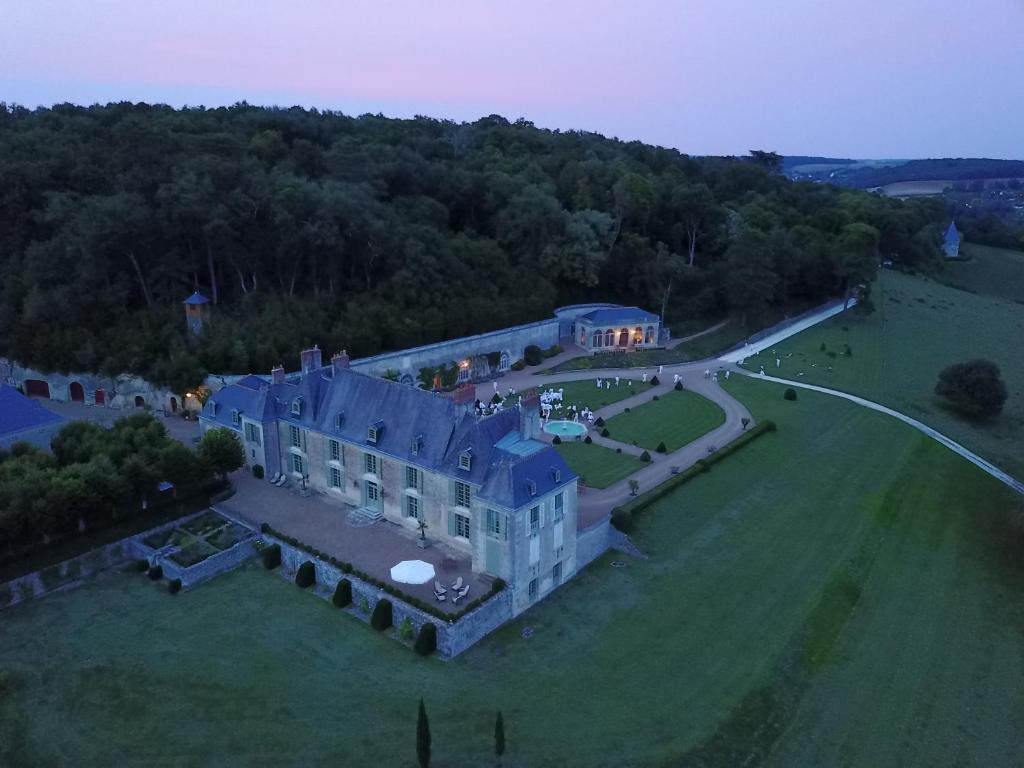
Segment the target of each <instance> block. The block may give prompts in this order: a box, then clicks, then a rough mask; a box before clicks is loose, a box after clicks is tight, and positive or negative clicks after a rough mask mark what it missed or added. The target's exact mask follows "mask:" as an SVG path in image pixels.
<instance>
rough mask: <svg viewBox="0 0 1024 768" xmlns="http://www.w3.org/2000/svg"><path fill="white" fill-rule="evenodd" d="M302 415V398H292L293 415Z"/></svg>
mask: <svg viewBox="0 0 1024 768" xmlns="http://www.w3.org/2000/svg"><path fill="white" fill-rule="evenodd" d="M301 415H302V398H301V397H296V398H295V399H294V400H292V416H301Z"/></svg>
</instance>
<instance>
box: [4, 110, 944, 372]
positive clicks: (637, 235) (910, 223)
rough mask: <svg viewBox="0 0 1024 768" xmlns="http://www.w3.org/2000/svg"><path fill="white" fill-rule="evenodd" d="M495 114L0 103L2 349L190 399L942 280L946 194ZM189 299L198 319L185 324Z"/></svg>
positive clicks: (49, 365)
mask: <svg viewBox="0 0 1024 768" xmlns="http://www.w3.org/2000/svg"><path fill="white" fill-rule="evenodd" d="M780 160H781V158H779V157H778V156H777V155H775V154H773V153H770V152H752V153H751V156H750V157H747V158H719V157H702V158H696V157H689V156H687V155H684V154H682V153H680V152H678V151H676V150H673V149H666V148H663V147H655V146H650V145H645V144H642V143H640V142H623V141H619V140H616V139H609V138H605V137H603V136H601V135H598V134H594V133H584V132H576V131H569V132H565V131H552V130H544V129H539V128H536V127H535V126H534V125H533V124H532V123H530V122H528V121H525V120H518V121H515V122H510V121H508V120H506V119H504V118H502V117H500V116H496V115H492V116H489V117H485V118H482V119H480V120H477V121H475V122H473V123H456V122H452V121H446V120H435V119H429V118H424V117H417V118H415V119H408V120H400V119H389V118H385V117H383V116H380V115H363V116H361V117H350V116H346V115H343V114H340V113H335V112H323V111H317V110H307V109H301V108H291V109H278V108H263V107H254V106H250V105H247V104H238V105H235V106H232V107H226V108H217V109H205V108H201V107H200V108H184V109H174V108H171V107H168V106H163V105H147V104H130V103H119V104H108V105H95V106H91V107H80V106H74V105H69V104H65V105H58V106H55V107H53V108H39V109H34V110H29V109H26V108H23V107H19V106H13V105H6V104H0V220H2V221H3V222H4V226H3V227H2V228H0V275H2V277H3V284H2V287H0V354H2V355H6V356H8V357H11V358H13V359H16V360H18V361H19V362H22V363H24V364H28V365H32V366H35V367H37V368H41V369H44V370H59V371H65V372H66V371H70V370H79V371H96V372H100V373H104V374H107V375H114V374H118V373H122V372H133V373H138V374H141V375H143V376H145V377H147V378H148V379H150V380H152V381H154V382H155V383H160V384H166V385H170V386H172V387H173V388H175V389H177V390H179V391H183V390H185V389H187V388H189V387H192V386H194V385H196V384H197V383H199V382H200V381H201V380H202V378H203V376H204V375H205V374H206V372H209V371H214V372H233V373H246V372H250V371H252V372H263V371H268V370H269V369H270V368H271V367H272V366H273V365H276V364H278V363H284V364H285V365H286V366H289V367H291V366H292V365H294V361H293V358H295V357H296V356H297V351H298V350H299V349H300V348H302V347H304V346H307V345H310V344H312V343H314V342H316V343H319V344H320V346H321V347H324V348H327V349H331V350H334V349H341V348H346V349H348V350H349V352H350V354H352V355H353V356H354V357H361V356H365V355H371V354H375V353H377V352H380V351H384V350H390V349H400V348H404V347H409V346H413V345H418V344H425V343H430V342H433V341H438V340H442V339H447V338H453V337H457V336H461V335H466V334H472V333H480V332H484V331H488V330H493V329H497V328H501V327H505V326H508V325H511V324H515V323H520V322H529V321H532V320H537V319H541V318H544V317H548V316H550V313H551V310H552V309H553V308H554V307H556V306H559V305H563V304H570V303H576V302H583V301H590V300H602V301H616V302H621V303H627V304H638V305H641V306H644V307H646V308H649V309H651V310H652V311H655V312H659V313H661V314H663V315H664V316H665V318H666V321H667V322H668V323H669V324H682V323H694V322H698V321H703V320H712V319H717V318H721V317H725V316H729V315H731V316H734V317H735V318H737V321H739V322H742V323H744V324H745V325H746V326H747V327H749V328H752V329H753V328H756V327H757V325H758V323H760V322H762V321H763V320H764V319H766V318H768V317H769V316H771V315H772V313H773V312H778V311H779V310H788V309H789V308H796V307H803V306H808V305H810V304H813V303H817V302H820V301H823V300H825V299H828V298H831V297H834V296H837V295H842V294H843V293H844V292H849V291H851V290H852V289H853V288H854V287H855V286H856V285H857V284H858V283H861V282H865V281H870V279H871V278H872V277H873V275H874V272H875V270H876V268H877V265H878V261H879V258H880V257H881V258H891V259H893V260H895V261H896V262H897V263H898V264H900V265H902V266H904V267H905V268H907V269H913V270H926V271H927V270H932V269H936V268H938V266H939V264H940V263H941V259H940V255H939V250H938V242H939V233H940V231H941V226H942V224H943V223H944V222H943V218H944V215H943V210H942V203H941V201H935V200H908V201H899V200H889V199H884V198H880V197H878V196H874V195H870V194H866V193H863V192H859V191H856V190H849V189H839V188H837V187H834V186H831V185H826V184H812V183H800V182H791V181H789V180H787V179H786V178H784V177H783V176H782V175H781V174H779V172H778V171H779V165H780ZM195 289H198V290H200V291H202V292H203V293H205V294H206V295H208V296H209V297H210V298H211V300H212V308H211V310H212V317H213V322H212V325H211V327H210V329H209V330H208V331H207V332H205V333H204V334H203V335H202V336H201V337H200V338H199V339H191V338H189V335H188V333H187V331H186V326H185V320H184V312H183V310H182V306H181V302H182V300H183V299H184V298H185V297H187V296H188V295H189V294H190V293H191V292H192V291H193V290H195Z"/></svg>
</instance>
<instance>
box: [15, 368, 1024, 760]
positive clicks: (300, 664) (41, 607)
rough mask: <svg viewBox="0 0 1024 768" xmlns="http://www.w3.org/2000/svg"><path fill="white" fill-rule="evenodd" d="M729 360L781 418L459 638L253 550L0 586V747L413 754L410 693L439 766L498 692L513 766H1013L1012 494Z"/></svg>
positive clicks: (743, 391)
mask: <svg viewBox="0 0 1024 768" xmlns="http://www.w3.org/2000/svg"><path fill="white" fill-rule="evenodd" d="M726 386H727V387H728V388H729V389H730V390H731V391H732V392H733V393H734V394H736V395H737V396H738V397H740V398H741V399H742V400H744V401H745V402H746V403H748V404H749V405H750V407H751V409H752V411H753V412H754V414H755V415H756V416H757V417H758V418H771V419H773V420H775V421H776V423H777V424H778V425H779V431H778V432H777V433H775V434H772V435H769V436H766V437H764V438H762V439H761V440H759V441H757V442H755V443H753V444H752V445H751V446H750V447H748V448H746V449H744V450H743V451H741V452H739V453H737V454H735V455H734V456H731V457H730V458H729V459H728V460H727V461H725V462H723V463H721V464H719V465H717V466H715V468H714V469H713V470H712V471H711V472H709V473H708V474H707V475H704V476H701V477H700V478H698V479H695V480H694V481H692V482H690V483H688V484H687V485H686V486H684V487H683V489H681V490H680V491H679V492H677V493H675V494H672V495H671V496H669V497H666V498H665V499H663V500H662V501H660V502H659V503H658V504H657V505H655V506H653V507H651V508H650V509H649V510H647V511H646V512H645V513H643V514H642V515H641V517H640V518H639V521H638V528H639V530H638V532H637V534H636V537H635V538H636V541H637V543H638V544H639V546H640V547H641V548H642V549H644V550H645V551H646V552H648V553H649V555H650V559H648V560H644V561H641V560H633V559H629V560H628V566H627V567H626V568H623V569H613V568H610V567H609V562H610V560H611V559H612V558H611V557H609V556H606V557H604V558H602V559H600V560H598V561H597V562H595V563H594V564H593V565H592V566H591V567H590V568H589V569H587V570H586V571H585V572H584V573H583V574H581V575H580V576H578V577H577V578H576V579H575V580H574V581H573V582H571V583H570V584H568V585H566V586H565V587H564V588H562V589H561V590H560V591H559V592H557V593H556V594H555V595H554V596H552V597H551V598H549V599H547V600H545V601H544V602H542V603H541V604H539V605H538V606H536V607H535V608H534V609H532V610H531V611H529V612H528V613H526V614H525V615H524V616H522V617H520V619H518V620H517V621H515V622H513V623H511V624H510V625H509V626H507V627H505V628H503V629H501V630H499V631H498V632H497V633H496V634H494V635H492V636H491V637H489V638H487V639H486V640H484V641H483V642H482V643H481V644H480V645H478V646H477V647H476V648H474V649H472V650H471V651H469V652H468V653H467V654H465V655H464V656H462V657H460V658H458V659H456V660H455V661H453V662H441V661H438V660H436V659H429V660H423V659H419V658H417V657H416V656H414V655H413V654H412V653H411V652H410V651H408V650H406V649H404V648H402V647H401V646H399V645H398V644H396V643H394V642H392V641H389V640H385V639H383V638H379V637H377V636H376V634H375V633H374V632H373V631H372V630H370V629H369V628H368V627H366V626H364V625H362V624H360V623H358V622H356V621H355V620H353V619H351V618H350V617H348V616H345V615H342V614H341V613H340V612H339V611H338V610H337V609H335V608H333V607H332V606H331V605H330V604H329V603H326V602H324V601H320V600H316V599H314V598H313V597H311V596H310V595H309V594H307V593H305V592H302V591H300V590H298V589H297V588H296V587H295V586H293V585H291V584H289V583H287V582H286V581H284V580H282V579H280V578H278V577H277V576H275V575H271V574H268V573H266V572H264V571H262V570H261V569H259V568H257V567H251V568H247V569H244V570H242V571H239V572H236V573H234V574H230V575H227V576H224V577H221V578H219V579H217V580H215V581H213V582H210V583H208V584H206V585H203V586H202V587H200V588H198V589H196V590H195V591H192V592H187V593H183V594H181V595H178V596H175V597H171V596H169V595H168V594H167V593H166V591H165V590H164V589H162V588H159V587H157V586H155V585H153V584H152V583H151V582H149V581H148V580H147V579H145V578H144V577H143V576H140V575H139V574H127V573H126V574H111V575H109V576H107V577H105V578H102V579H100V580H98V581H96V582H94V583H92V584H89V585H87V586H85V587H83V588H82V589H80V590H77V591H73V592H66V593H62V594H57V595H54V596H51V597H48V598H46V599H44V600H40V601H38V602H35V603H30V604H28V605H25V606H22V607H19V608H15V609H11V610H9V611H5V612H4V613H3V615H2V619H3V623H2V630H0V631H2V638H3V642H2V643H0V670H2V676H0V679H2V680H3V694H2V697H0V764H3V765H33V766H37V765H41V766H45V765H67V764H74V765H76V766H104V767H105V766H109V765H151V764H154V763H156V764H162V765H190V766H225V765H226V766H243V765H245V766H249V765H256V766H279V765H314V764H335V765H353V766H363V765H371V766H379V765H387V766H392V765H394V766H403V765H410V766H411V765H413V764H414V755H415V753H414V743H415V742H414V731H415V717H416V703H417V701H418V699H419V697H420V696H423V697H424V698H425V700H426V704H427V708H428V712H429V714H430V724H431V731H432V734H433V744H434V758H435V764H437V765H444V766H449V767H450V766H478V765H482V764H487V763H488V762H489V761H490V759H491V758H490V754H491V752H490V749H491V744H492V742H491V735H492V733H493V718H494V712H495V710H497V709H501V710H502V711H503V713H504V717H505V723H506V733H507V735H508V741H509V754H508V755H506V758H507V764H510V765H531V766H621V765H640V764H643V765H665V764H672V765H705V766H734V765H737V764H740V763H744V762H745V764H747V765H752V766H753V765H759V764H765V763H767V764H771V765H778V766H791V765H845V766H864V767H865V768H886V767H887V766H902V765H922V766H923V765H927V766H930V767H931V766H953V765H978V766H986V768H995V767H998V766H1011V765H1015V764H1017V760H1018V757H1019V751H1018V748H1019V744H1018V737H1019V733H1020V729H1021V727H1022V725H1024V723H1022V722H1021V715H1020V713H1021V712H1022V711H1024V667H1022V660H1021V654H1020V648H1021V642H1022V636H1021V633H1022V630H1024V611H1022V608H1021V606H1022V603H1021V593H1022V588H1024V581H1022V579H1021V575H1020V571H1019V570H1018V568H1019V565H1020V556H1019V553H1018V555H1017V558H1016V560H1015V561H1014V562H1015V563H1016V565H1014V562H1011V561H1010V560H1009V559H1007V557H1006V555H1007V551H1006V549H1003V548H1002V547H1005V546H1006V545H1007V544H1013V545H1015V546H1017V545H1019V541H1013V540H1010V539H1008V538H1007V536H1006V530H1005V528H1003V527H1002V524H1001V523H1002V520H1003V519H1004V516H1005V515H1007V514H1009V513H1010V511H1012V510H1013V509H1016V508H1018V505H1019V503H1020V502H1019V499H1018V498H1015V497H1013V496H1012V495H1011V494H1010V492H1009V491H1008V490H1007V489H1005V488H1004V487H1003V486H1001V485H1000V484H999V483H997V482H996V481H994V480H992V479H991V478H989V477H987V476H986V475H984V474H983V473H982V472H980V471H979V470H977V469H976V468H975V467H973V466H972V465H970V464H968V463H967V462H964V461H962V460H961V459H959V458H958V457H956V456H954V455H953V454H952V453H950V452H949V451H947V450H945V449H944V448H942V447H941V446H939V445H937V444H935V443H933V442H931V441H929V440H927V439H926V438H924V437H923V436H921V435H919V434H917V433H916V432H914V431H913V430H911V429H909V428H907V427H904V426H903V425H901V424H899V423H898V422H896V421H895V420H893V419H889V418H887V417H885V416H882V415H880V414H876V413H872V412H870V411H867V410H866V409H862V408H858V407H856V406H853V405H851V404H848V403H844V402H842V401H839V400H837V399H835V398H829V397H827V396H824V395H815V394H813V393H801V395H800V400H799V401H798V402H796V403H788V402H785V401H783V400H782V398H781V392H782V388H781V387H777V386H774V385H771V384H767V383H763V382H756V381H748V380H745V379H744V380H739V377H734V378H733V379H732V380H731V381H729V382H727V384H726ZM524 626H530V627H532V628H533V630H534V633H533V636H532V637H531V638H529V639H524V638H522V637H521V630H522V629H523V627H524ZM753 754H762V755H766V756H767V758H766V760H765V761H762V760H758V759H750V760H746V761H745V758H747V757H749V756H750V755H753Z"/></svg>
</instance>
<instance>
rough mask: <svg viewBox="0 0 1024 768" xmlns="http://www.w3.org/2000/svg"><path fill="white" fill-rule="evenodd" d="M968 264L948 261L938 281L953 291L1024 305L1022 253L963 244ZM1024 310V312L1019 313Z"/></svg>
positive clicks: (1023, 262) (962, 248) (962, 252)
mask: <svg viewBox="0 0 1024 768" xmlns="http://www.w3.org/2000/svg"><path fill="white" fill-rule="evenodd" d="M960 255H961V256H969V257H970V260H969V261H947V262H946V263H945V268H944V269H943V271H942V274H941V275H940V276H939V279H940V280H941V281H942V282H944V283H946V284H947V285H951V286H953V287H954V288H960V289H962V290H965V291H969V292H971V293H978V294H981V295H983V296H995V297H996V298H1000V299H1009V300H1010V301H1016V302H1017V303H1019V304H1024V251H1012V250H1010V249H1008V248H993V247H991V246H988V245H975V244H974V243H963V244H961V246H960ZM1022 311H1024V310H1022Z"/></svg>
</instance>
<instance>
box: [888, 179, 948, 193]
mask: <svg viewBox="0 0 1024 768" xmlns="http://www.w3.org/2000/svg"><path fill="white" fill-rule="evenodd" d="M951 186H953V182H952V181H949V180H948V179H932V180H927V181H925V180H922V181H895V182H893V183H892V184H886V185H884V186H883V187H881V190H882V192H883V194H885V196H886V197H917V196H920V195H941V194H942V193H943V192H944V191H945V190H946V188H947V187H951Z"/></svg>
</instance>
